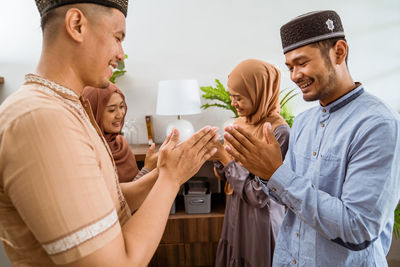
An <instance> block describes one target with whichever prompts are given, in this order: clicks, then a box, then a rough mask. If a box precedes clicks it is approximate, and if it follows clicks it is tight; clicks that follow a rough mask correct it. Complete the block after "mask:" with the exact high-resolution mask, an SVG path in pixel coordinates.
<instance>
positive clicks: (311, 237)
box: [265, 85, 400, 267]
mask: <svg viewBox="0 0 400 267" xmlns="http://www.w3.org/2000/svg"><path fill="white" fill-rule="evenodd" d="M399 152H400V124H399V116H398V114H397V113H396V112H394V111H392V110H391V109H390V108H388V107H387V106H386V105H385V104H383V103H382V102H381V101H380V100H378V99H377V98H376V97H374V96H372V95H370V94H369V93H367V92H364V89H363V88H362V86H361V85H360V86H358V88H356V89H354V90H353V91H351V92H349V93H348V94H346V95H344V96H342V97H341V98H340V99H338V100H336V101H334V102H333V103H331V104H329V105H328V106H326V107H322V106H319V107H315V108H311V109H309V110H307V111H305V112H303V113H302V114H300V115H298V116H297V117H296V120H295V122H294V124H293V127H292V130H291V135H290V140H289V150H288V152H287V155H286V158H285V161H284V163H283V165H282V166H281V167H279V168H278V170H276V172H275V173H274V174H273V176H272V177H271V179H270V180H269V182H266V183H265V184H266V189H267V188H268V189H269V192H270V194H271V195H272V196H273V197H275V198H276V199H277V200H278V201H280V202H281V203H283V204H285V205H286V206H287V207H288V212H287V214H286V216H285V218H284V221H283V224H282V226H281V228H280V232H279V237H278V240H277V243H276V247H275V253H274V259H273V261H274V262H273V265H274V266H291V265H294V266H324V267H325V266H335V267H336V266H387V262H386V257H385V256H386V254H387V253H388V250H389V248H390V244H391V238H392V229H393V222H394V209H395V207H396V205H397V203H398V201H399V198H400V193H399V192H400V188H399V186H400V169H399V167H400V154H399Z"/></svg>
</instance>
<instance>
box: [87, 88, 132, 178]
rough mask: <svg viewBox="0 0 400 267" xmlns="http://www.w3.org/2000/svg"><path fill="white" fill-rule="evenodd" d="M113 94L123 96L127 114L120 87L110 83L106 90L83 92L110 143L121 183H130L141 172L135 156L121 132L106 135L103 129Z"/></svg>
mask: <svg viewBox="0 0 400 267" xmlns="http://www.w3.org/2000/svg"><path fill="white" fill-rule="evenodd" d="M113 93H118V94H120V95H121V97H122V99H123V100H124V103H125V114H126V110H127V107H126V102H125V96H124V94H123V93H122V92H121V90H119V89H118V87H117V86H116V85H115V84H113V83H110V86H109V87H108V88H106V89H102V88H94V87H90V86H87V87H85V89H84V90H83V93H82V96H83V97H84V98H85V99H87V100H88V101H89V103H90V106H91V108H92V111H93V115H94V117H95V119H96V122H97V125H98V126H99V128H100V129H101V131H102V132H103V135H104V138H105V139H106V141H107V142H108V145H109V147H110V149H111V152H112V155H113V157H114V161H115V164H116V166H117V171H118V178H119V181H120V182H121V183H123V182H130V181H132V180H133V178H134V177H135V176H136V174H137V173H138V172H139V170H138V167H137V164H136V159H135V155H134V154H133V153H132V151H131V149H130V147H129V144H128V142H127V141H126V139H125V138H124V137H123V136H122V135H121V132H119V133H106V132H105V131H104V127H103V113H104V109H105V107H106V106H107V103H108V101H109V100H110V98H111V95H112V94H113ZM125 114H124V116H123V118H122V121H121V129H122V126H123V125H124V122H125Z"/></svg>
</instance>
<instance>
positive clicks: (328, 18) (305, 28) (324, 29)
mask: <svg viewBox="0 0 400 267" xmlns="http://www.w3.org/2000/svg"><path fill="white" fill-rule="evenodd" d="M337 37H345V35H344V31H343V26H342V21H341V20H340V17H339V15H338V14H337V13H336V12H335V11H333V10H324V11H314V12H310V13H306V14H304V15H301V16H298V17H296V18H294V19H292V20H291V21H289V22H288V23H286V24H285V25H283V26H282V27H281V40H282V48H283V53H284V54H286V53H287V52H289V51H292V50H294V49H296V48H299V47H302V46H305V45H308V44H311V43H315V42H318V41H322V40H326V39H331V38H337Z"/></svg>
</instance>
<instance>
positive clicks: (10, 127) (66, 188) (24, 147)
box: [0, 74, 130, 266]
mask: <svg viewBox="0 0 400 267" xmlns="http://www.w3.org/2000/svg"><path fill="white" fill-rule="evenodd" d="M88 114H89V115H88ZM115 170H116V169H115V164H114V162H113V160H112V155H111V153H110V151H109V148H108V146H107V145H106V141H105V140H104V139H103V136H102V134H101V133H100V131H99V129H98V127H97V125H96V124H95V122H94V120H93V115H92V113H91V111H90V107H89V105H88V103H87V102H85V101H83V100H82V101H80V99H79V98H78V96H77V95H76V94H75V93H74V92H73V91H72V90H69V89H68V88H65V87H62V86H60V85H58V84H56V83H54V82H51V81H48V80H45V79H43V78H41V77H39V76H36V75H32V74H29V75H27V76H26V77H25V84H24V85H23V86H22V88H21V89H20V90H18V91H17V92H16V93H14V94H13V95H12V96H10V97H8V98H7V99H6V100H5V101H4V102H3V103H2V104H1V106H0V238H1V239H2V241H3V244H4V247H5V250H6V253H7V255H8V257H9V258H10V261H11V262H12V264H13V265H14V266H52V265H54V264H66V263H69V262H72V261H75V260H77V259H79V258H82V257H84V256H86V255H88V254H90V253H92V252H94V251H95V250H97V249H99V248H101V247H103V246H104V245H106V244H107V243H108V242H110V241H111V240H113V239H114V238H115V237H116V236H117V235H118V234H119V233H120V231H121V225H123V224H124V223H125V222H126V221H127V220H128V219H129V216H130V210H129V207H128V205H127V204H126V201H125V199H124V197H123V195H122V193H121V189H120V187H119V183H118V177H117V174H116V171H115Z"/></svg>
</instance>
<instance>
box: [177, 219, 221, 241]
mask: <svg viewBox="0 0 400 267" xmlns="http://www.w3.org/2000/svg"><path fill="white" fill-rule="evenodd" d="M223 222H224V217H223V216H219V217H201V218H187V219H185V222H184V241H185V243H194V242H218V241H219V237H220V235H221V231H222V224H223Z"/></svg>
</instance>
